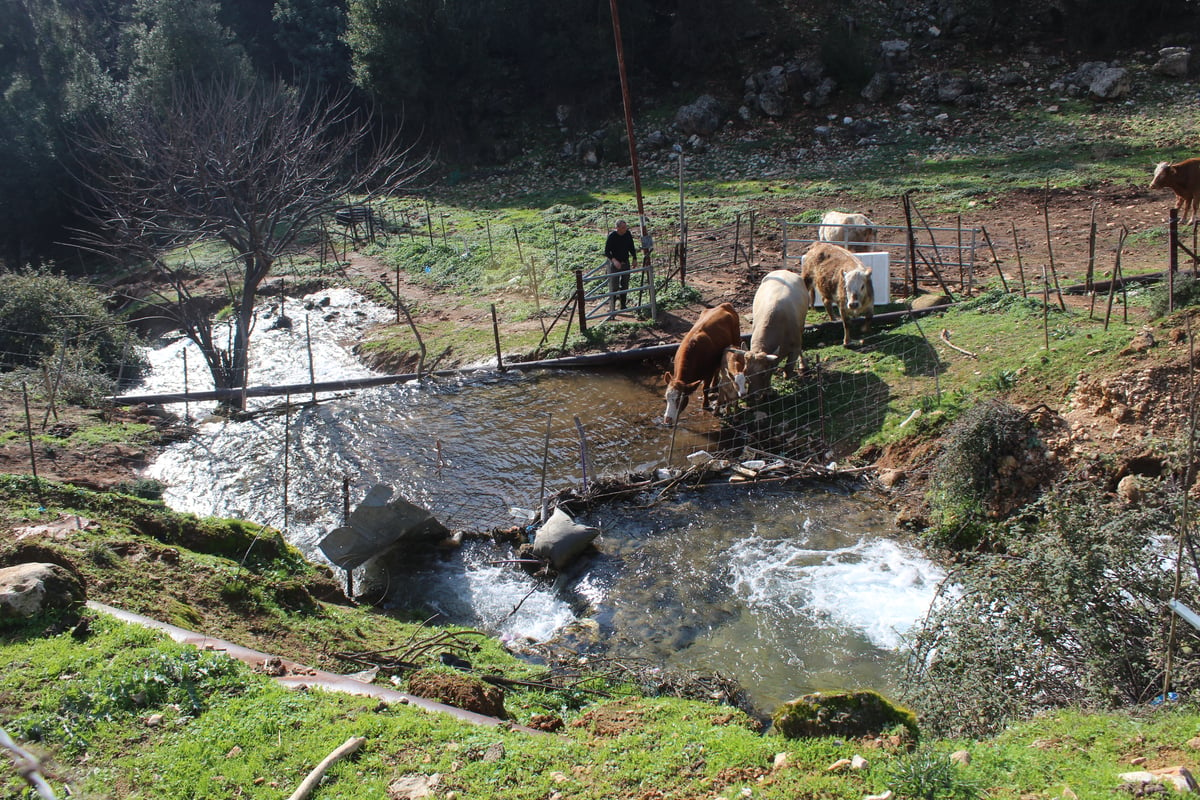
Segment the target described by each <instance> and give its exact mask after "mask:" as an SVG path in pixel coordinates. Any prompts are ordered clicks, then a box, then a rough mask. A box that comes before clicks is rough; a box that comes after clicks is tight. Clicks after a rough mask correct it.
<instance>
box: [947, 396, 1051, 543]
mask: <svg viewBox="0 0 1200 800" xmlns="http://www.w3.org/2000/svg"><path fill="white" fill-rule="evenodd" d="M1037 441H1038V439H1037V432H1036V430H1035V428H1034V425H1033V423H1032V422H1031V421H1030V420H1029V418H1028V417H1026V416H1025V415H1024V414H1022V413H1021V412H1020V411H1018V410H1017V409H1015V408H1013V407H1012V406H1010V405H1007V404H1006V403H1002V402H998V401H989V402H985V403H980V404H978V405H976V406H974V407H972V408H969V409H967V410H966V411H965V412H963V414H962V416H960V417H959V418H958V420H957V421H956V422H955V423H954V424H953V425H952V426H951V427H950V429H949V430H948V431H947V432H946V437H945V444H944V445H943V449H942V453H941V455H940V456H938V459H937V461H936V462H935V463H934V467H933V477H932V478H931V479H930V481H929V487H930V488H929V495H928V500H929V505H930V512H931V513H930V519H931V520H932V521H933V528H932V530H931V531H930V532H929V534H928V535H927V538H928V539H929V540H930V543H931V544H935V545H939V546H944V547H951V548H953V549H960V550H961V549H969V548H973V547H977V546H979V545H981V544H984V543H985V542H984V540H985V538H986V525H985V524H982V523H985V522H986V520H988V519H990V518H994V517H997V516H999V515H1000V513H1002V512H1004V511H1006V510H1007V508H1006V501H1007V500H1008V499H1009V498H1010V497H1011V495H1012V493H1013V492H1014V491H1016V490H1018V489H1019V487H1018V486H1016V485H1015V481H1013V480H1011V478H1013V475H1012V473H1013V472H1014V470H1015V468H1016V467H1017V466H1018V465H1019V464H1020V462H1021V460H1022V459H1021V456H1022V455H1023V454H1024V453H1025V452H1026V451H1028V450H1030V449H1031V448H1032V447H1033V446H1035V445H1036V444H1037ZM1038 449H1039V450H1040V448H1038Z"/></svg>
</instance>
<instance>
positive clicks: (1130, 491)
mask: <svg viewBox="0 0 1200 800" xmlns="http://www.w3.org/2000/svg"><path fill="white" fill-rule="evenodd" d="M1117 497H1118V498H1120V500H1121V502H1122V503H1124V504H1125V505H1127V506H1136V505H1138V504H1140V503H1141V502H1142V485H1141V481H1139V480H1138V476H1137V475H1126V476H1125V477H1124V478H1121V480H1120V481H1119V482H1118V483H1117Z"/></svg>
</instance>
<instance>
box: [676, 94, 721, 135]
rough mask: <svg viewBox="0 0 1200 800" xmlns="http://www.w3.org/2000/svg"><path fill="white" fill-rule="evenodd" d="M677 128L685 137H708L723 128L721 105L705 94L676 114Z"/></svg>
mask: <svg viewBox="0 0 1200 800" xmlns="http://www.w3.org/2000/svg"><path fill="white" fill-rule="evenodd" d="M675 127H677V128H679V130H680V132H682V133H683V135H684V136H692V135H697V134H698V135H700V136H708V135H709V134H712V133H716V132H717V130H718V129H719V128H720V127H721V104H720V102H718V101H717V98H715V97H713V96H712V95H711V94H703V95H700V97H698V98H696V100H694V101H693V102H691V103H689V104H688V105H686V106H681V107H680V109H679V110H678V111H677V112H675Z"/></svg>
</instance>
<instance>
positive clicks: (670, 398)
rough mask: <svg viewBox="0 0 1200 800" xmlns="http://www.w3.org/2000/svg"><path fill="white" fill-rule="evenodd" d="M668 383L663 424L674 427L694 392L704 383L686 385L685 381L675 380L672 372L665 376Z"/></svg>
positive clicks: (696, 382) (693, 382) (694, 382)
mask: <svg viewBox="0 0 1200 800" xmlns="http://www.w3.org/2000/svg"><path fill="white" fill-rule="evenodd" d="M664 377H665V378H666V382H667V395H666V397H667V411H666V413H665V414H663V424H665V425H674V424H675V423H676V422H678V421H679V415H680V414H682V413H683V410H684V409H685V408H687V404H688V399H689V398H691V396H692V392H694V391H696V390H697V389H699V388H700V384H702V383H704V381H692V382H691V383H684V382H683V381H677V380H675V376H674V375H672V374H671V373H670V372H668V373H666V374H665V375H664Z"/></svg>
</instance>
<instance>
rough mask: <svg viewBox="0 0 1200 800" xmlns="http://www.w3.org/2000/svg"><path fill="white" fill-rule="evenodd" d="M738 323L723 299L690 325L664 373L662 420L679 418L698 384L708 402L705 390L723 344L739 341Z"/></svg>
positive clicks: (669, 421) (714, 375)
mask: <svg viewBox="0 0 1200 800" xmlns="http://www.w3.org/2000/svg"><path fill="white" fill-rule="evenodd" d="M741 324H742V323H741V320H740V319H739V318H738V313H737V311H736V310H735V309H734V307H733V306H732V305H730V304H729V303H722V304H721V305H719V306H716V307H714V308H709V309H706V310H705V311H704V313H702V314H701V315H700V317H699V319H697V320H696V323H695V324H694V325H692V329H691V330H690V331H688V332H687V335H686V336H684V337H683V341H682V342H680V343H679V349H678V350H676V351H675V364H674V367H675V369H674V372H668V373H666V374H665V378H666V382H667V393H666V398H667V410H666V413H665V414H664V415H663V423H664V424H667V425H674V424H675V423H676V422H677V421H678V420H679V415H680V414H682V413H683V410H684V409H685V408H687V405H688V399H689V398H690V397H691V395H692V393H693V392H694V391H696V390H697V389H699V388H700V387H701V386H703V387H704V394H705V400H704V402H705V405H706V406H707V402H708V401H707V394H708V392H709V390H710V389H712V386H713V383H714V382H715V381H716V378H717V373H718V371H719V370H720V368H721V359H722V358H724V355H725V348H727V347H733V346H736V345H738V344H740V343H741V341H742V328H741Z"/></svg>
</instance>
